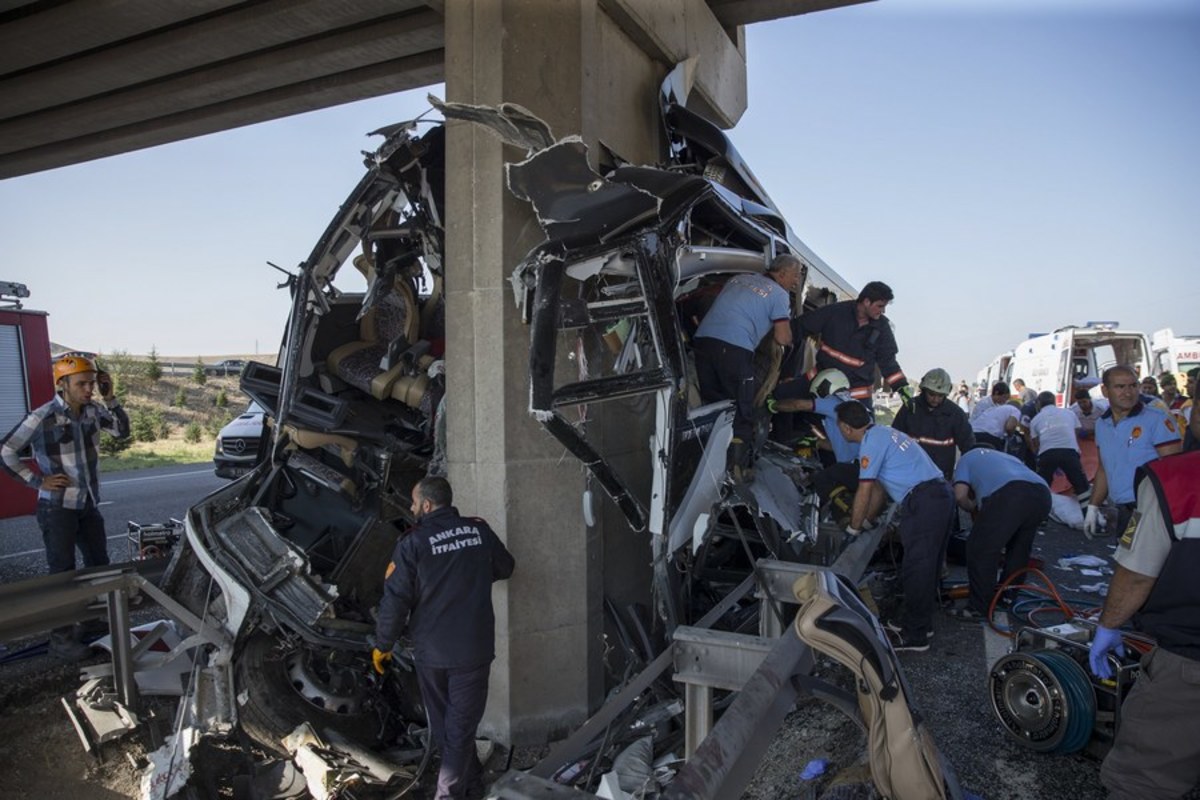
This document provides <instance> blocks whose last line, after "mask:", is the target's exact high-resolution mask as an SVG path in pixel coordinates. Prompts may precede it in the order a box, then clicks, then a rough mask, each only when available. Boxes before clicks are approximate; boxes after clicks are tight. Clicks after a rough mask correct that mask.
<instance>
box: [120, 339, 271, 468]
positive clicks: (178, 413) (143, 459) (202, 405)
mask: <svg viewBox="0 0 1200 800" xmlns="http://www.w3.org/2000/svg"><path fill="white" fill-rule="evenodd" d="M117 364H118V365H122V366H124V362H121V361H119V360H118V361H117ZM115 374H116V375H117V378H118V381H117V382H118V385H119V386H120V387H121V388H120V389H119V390H118V394H121V395H122V401H123V405H124V406H125V411H126V413H128V414H129V418H130V422H131V423H132V426H133V434H134V435H133V437H132V438H133V439H135V441H130V442H129V444H128V446H126V447H124V448H122V449H120V450H116V452H112V448H106V447H104V443H103V442H102V447H101V455H100V471H101V472H116V471H118V470H128V469H151V468H153V467H170V466H179V465H184V464H203V463H206V462H207V463H209V464H211V463H212V457H213V449H214V445H215V442H216V438H217V433H218V432H219V431H220V430H221V428H222V427H223V426H224V425H225V424H226V423H227V422H229V420H231V419H233V418H234V417H235V416H237V415H238V414H240V413H241V412H242V409H243V408H245V407H246V403H247V402H249V401H248V398H246V397H245V395H243V394H242V393H241V392H240V391H239V390H238V378H237V377H236V376H228V377H226V376H217V377H212V376H210V377H208V378H207V379H206V380H205V382H204V383H203V384H197V383H196V382H195V381H194V380H193V379H192V377H191V376H174V375H168V376H163V377H161V378H159V379H157V380H153V379H151V378H149V377H148V376H146V375H145V374H141V373H140V372H138V371H136V370H133V369H129V371H128V372H116V373H115ZM218 402H220V403H222V405H218ZM147 438H149V439H150V441H146V439H147ZM136 439H140V441H136ZM188 439H193V441H190V442H189V441H188Z"/></svg>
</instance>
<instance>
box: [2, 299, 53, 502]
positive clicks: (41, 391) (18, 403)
mask: <svg viewBox="0 0 1200 800" xmlns="http://www.w3.org/2000/svg"><path fill="white" fill-rule="evenodd" d="M26 297H29V290H28V289H27V288H25V284H23V283H12V282H10V281H0V436H4V435H6V434H7V433H8V432H9V431H11V430H12V429H13V428H15V427H16V426H17V425H19V424H20V422H21V420H23V419H25V415H26V414H28V413H29V412H30V411H31V410H32V409H35V408H37V407H38V406H40V405H42V404H43V403H48V402H49V401H50V399H51V398H53V397H54V378H53V374H52V372H51V365H50V333H49V330H48V328H47V326H46V312H45V311H33V310H31V309H28V308H23V307H22V305H21V300H22V299H23V298H26ZM36 507H37V492H35V491H33V490H32V489H30V488H28V487H27V486H25V485H23V484H21V483H18V482H17V481H15V480H13V479H12V478H11V477H9V476H8V474H7V473H4V472H3V471H0V519H4V518H6V517H16V516H20V515H22V514H32V513H33V512H34V510H35V509H36Z"/></svg>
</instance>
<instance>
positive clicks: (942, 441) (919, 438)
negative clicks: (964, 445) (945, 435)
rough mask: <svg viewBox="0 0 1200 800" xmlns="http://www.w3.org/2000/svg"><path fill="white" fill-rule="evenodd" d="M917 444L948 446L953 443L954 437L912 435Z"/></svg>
mask: <svg viewBox="0 0 1200 800" xmlns="http://www.w3.org/2000/svg"><path fill="white" fill-rule="evenodd" d="M913 438H914V439H916V440H917V443H918V444H933V445H939V446H947V447H948V446H950V445H952V444H954V439H930V438H929V437H928V436H914V437H913Z"/></svg>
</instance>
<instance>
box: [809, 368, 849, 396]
mask: <svg viewBox="0 0 1200 800" xmlns="http://www.w3.org/2000/svg"><path fill="white" fill-rule="evenodd" d="M849 388H850V381H849V380H847V378H846V375H845V374H844V373H843V372H842V371H841V370H840V369H832V368H830V369H823V370H821V371H820V372H818V373H817V375H816V377H814V378H813V379H812V385H811V389H812V393H813V394H815V395H816V396H817V397H829V395H831V394H837V393H838V392H843V391H845V390H846V389H849Z"/></svg>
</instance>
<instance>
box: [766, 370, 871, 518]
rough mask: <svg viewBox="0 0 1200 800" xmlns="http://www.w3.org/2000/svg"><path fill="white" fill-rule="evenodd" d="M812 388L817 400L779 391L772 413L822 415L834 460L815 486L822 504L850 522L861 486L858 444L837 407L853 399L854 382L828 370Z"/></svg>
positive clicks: (788, 386) (792, 383)
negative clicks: (850, 438) (843, 427)
mask: <svg viewBox="0 0 1200 800" xmlns="http://www.w3.org/2000/svg"><path fill="white" fill-rule="evenodd" d="M798 383H799V382H798V381H790V382H789V383H787V384H785V385H783V386H781V387H780V389H781V390H792V387H794V386H796V385H797V384H798ZM809 388H810V389H811V390H812V391H813V394H815V395H816V397H815V399H812V398H806V397H780V396H779V395H778V394H777V395H776V396H774V397H771V398H768V399H767V410H769V411H770V412H771V413H772V414H774V413H777V412H778V413H786V412H793V411H811V412H815V413H817V414H819V415H820V416H821V418H822V426H823V427H824V430H825V441H826V442H827V443H828V446H829V450H830V452H831V453H832V458H833V463H832V464H830V463H828V462H826V467H825V468H824V469H822V470H821V471H820V472H818V473H816V474H815V475H813V480H812V489H813V491H815V492H816V493H817V497H818V498H819V499H820V501H821V506H822V507H824V506H826V505H828V504H830V503H832V505H833V507H834V510H835V512H836V513H837V514H838V515H840V516H841V517H844V518H846V521H847V522H848V521H849V516H850V499H851V498H852V497H853V496H854V490H855V488H856V487H857V486H858V444H857V443H856V442H850V441H847V440H846V437H844V436H842V432H841V429H840V428H838V424H837V408H838V406H840V405H841V404H842V403H844V402H846V401H847V400H850V399H851V398H850V382H849V381H848V380H847V379H846V376H845V375H843V374H842V373H841V372H840V371H838V370H836V369H826V370H822V371H821V372H820V373H818V374H817V376H816V377H815V378H813V380H812V383H811V385H810V386H809ZM855 402H857V401H855ZM822 460H823V461H824V459H822ZM843 524H845V523H843Z"/></svg>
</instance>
